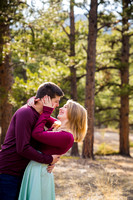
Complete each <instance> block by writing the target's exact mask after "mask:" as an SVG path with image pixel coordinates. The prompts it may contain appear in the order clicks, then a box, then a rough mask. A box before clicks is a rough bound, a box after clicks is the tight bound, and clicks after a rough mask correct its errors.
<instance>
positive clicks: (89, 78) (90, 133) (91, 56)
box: [82, 0, 98, 159]
mask: <svg viewBox="0 0 133 200" xmlns="http://www.w3.org/2000/svg"><path fill="white" fill-rule="evenodd" d="M97 4H98V3H97V0H91V7H90V13H89V29H88V30H89V32H88V48H87V64H86V90H85V106H86V109H87V113H88V130H87V134H86V137H85V139H84V142H83V150H82V156H83V158H91V159H93V158H94V155H93V142H94V106H95V103H94V94H95V64H96V38H97Z"/></svg>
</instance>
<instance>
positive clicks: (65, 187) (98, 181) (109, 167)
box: [54, 130, 133, 200]
mask: <svg viewBox="0 0 133 200" xmlns="http://www.w3.org/2000/svg"><path fill="white" fill-rule="evenodd" d="M96 131H97V133H96V134H95V144H94V152H95V153H96V152H97V151H99V150H100V151H104V153H103V154H106V152H108V151H110V150H112V151H114V152H115V151H118V148H119V144H118V142H119V139H118V137H119V136H118V133H117V132H116V133H114V132H113V133H112V132H111V130H110V132H109V133H108V134H107V132H106V130H102V131H101V132H98V130H96ZM108 131H109V130H108ZM131 141H132V142H133V136H132V137H131ZM81 149H82V146H81V144H80V145H79V150H80V153H81ZM130 150H131V155H133V153H132V152H133V148H131V149H130ZM69 155H70V153H67V154H66V155H65V156H63V157H62V159H61V160H60V161H59V162H58V164H57V165H56V167H55V169H54V175H55V189H56V200H133V189H132V188H133V158H129V157H128V158H126V157H122V156H119V155H110V156H106V155H103V156H100V155H96V156H95V160H88V159H82V158H77V157H70V156H69Z"/></svg>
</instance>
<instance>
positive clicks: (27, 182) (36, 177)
mask: <svg viewBox="0 0 133 200" xmlns="http://www.w3.org/2000/svg"><path fill="white" fill-rule="evenodd" d="M47 166H48V165H46V164H41V163H38V162H35V161H30V162H29V164H28V166H27V167H26V169H25V172H24V176H23V179H22V183H21V188H20V193H19V198H18V200H55V186H54V176H53V173H48V172H47Z"/></svg>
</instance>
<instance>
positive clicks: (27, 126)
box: [15, 109, 53, 164]
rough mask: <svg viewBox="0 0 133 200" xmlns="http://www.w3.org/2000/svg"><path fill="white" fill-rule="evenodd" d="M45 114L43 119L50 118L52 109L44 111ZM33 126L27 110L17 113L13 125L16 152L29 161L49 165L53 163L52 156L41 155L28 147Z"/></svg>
mask: <svg viewBox="0 0 133 200" xmlns="http://www.w3.org/2000/svg"><path fill="white" fill-rule="evenodd" d="M47 111H48V112H47ZM46 112H47V114H46V115H45V118H47V117H50V114H51V112H52V109H46ZM33 125H34V122H33V119H32V115H31V112H29V110H27V109H24V110H21V111H20V112H18V113H17V115H16V124H15V135H16V151H17V153H18V154H20V155H21V156H23V157H25V158H27V159H29V160H34V161H37V162H40V163H46V164H50V163H52V161H53V157H52V156H50V155H45V154H42V153H40V152H38V151H37V150H35V149H34V148H33V147H32V146H31V145H30V140H31V131H32V128H33Z"/></svg>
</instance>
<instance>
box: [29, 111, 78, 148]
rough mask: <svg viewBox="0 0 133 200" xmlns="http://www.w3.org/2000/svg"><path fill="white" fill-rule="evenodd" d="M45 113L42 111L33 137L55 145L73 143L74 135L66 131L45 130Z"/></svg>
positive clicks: (65, 145)
mask: <svg viewBox="0 0 133 200" xmlns="http://www.w3.org/2000/svg"><path fill="white" fill-rule="evenodd" d="M44 124H45V113H42V114H41V115H40V117H39V119H38V122H37V124H36V126H35V128H34V130H33V132H32V137H33V138H34V139H35V140H37V141H39V142H41V143H43V144H48V145H51V146H55V147H60V148H65V147H67V146H68V145H72V144H73V141H74V139H73V135H72V134H71V133H69V132H66V131H44Z"/></svg>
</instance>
